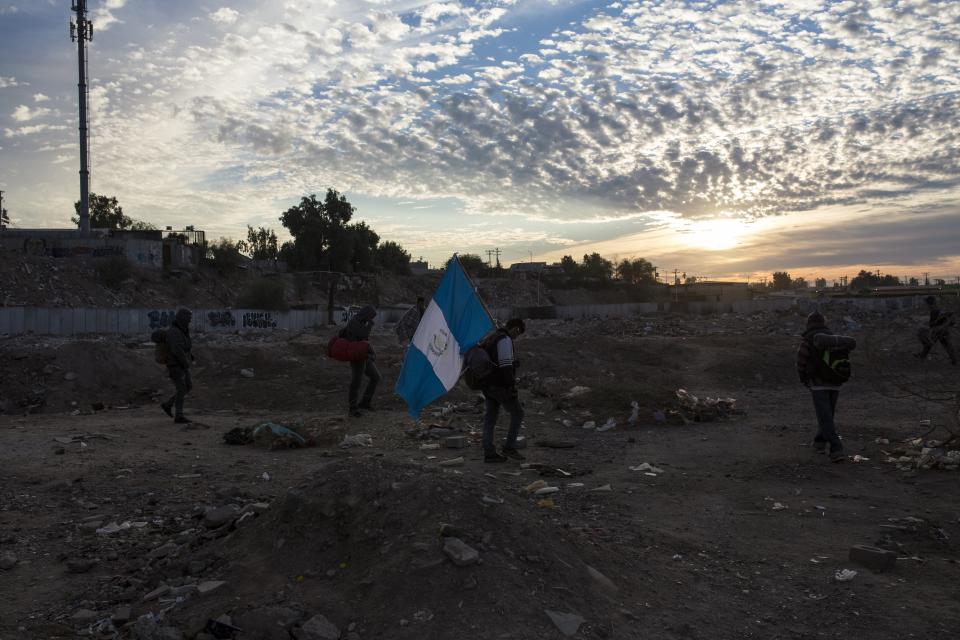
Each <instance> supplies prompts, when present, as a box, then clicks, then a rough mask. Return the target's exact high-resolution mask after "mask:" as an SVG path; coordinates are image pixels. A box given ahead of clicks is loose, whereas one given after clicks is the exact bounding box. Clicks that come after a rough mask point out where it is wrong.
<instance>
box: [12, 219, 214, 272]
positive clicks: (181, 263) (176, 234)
mask: <svg viewBox="0 0 960 640" xmlns="http://www.w3.org/2000/svg"><path fill="white" fill-rule="evenodd" d="M0 247H2V248H3V249H5V250H7V251H22V252H23V253H25V254H27V255H39V256H49V257H52V258H64V259H68V258H75V257H91V258H106V257H111V256H124V257H125V258H126V259H127V260H128V261H129V262H130V263H131V264H134V265H136V266H139V267H144V268H148V269H193V268H196V267H197V266H198V265H199V264H200V261H201V260H202V259H203V254H204V252H205V251H206V239H205V234H204V232H203V231H196V230H194V229H193V228H192V227H188V228H187V229H185V230H183V231H173V230H171V229H168V230H166V231H158V230H150V231H120V230H114V229H93V230H91V232H90V233H89V234H88V235H85V236H81V235H80V233H79V232H78V231H77V230H76V229H3V230H0Z"/></svg>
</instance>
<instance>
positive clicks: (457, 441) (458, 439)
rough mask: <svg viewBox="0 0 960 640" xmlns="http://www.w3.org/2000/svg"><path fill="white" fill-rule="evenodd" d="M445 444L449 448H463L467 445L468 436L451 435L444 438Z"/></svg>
mask: <svg viewBox="0 0 960 640" xmlns="http://www.w3.org/2000/svg"><path fill="white" fill-rule="evenodd" d="M443 446H445V447H446V448H448V449H463V448H464V447H466V446H467V437H466V436H450V437H448V438H444V440H443Z"/></svg>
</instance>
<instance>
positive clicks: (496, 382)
mask: <svg viewBox="0 0 960 640" xmlns="http://www.w3.org/2000/svg"><path fill="white" fill-rule="evenodd" d="M487 353H488V354H489V355H490V360H492V361H493V364H494V366H495V367H496V368H495V369H494V371H493V374H491V378H490V386H491V387H503V388H505V389H512V388H514V387H516V386H517V359H516V354H515V353H514V349H513V338H511V337H510V335H509V334H508V333H507V332H506V330H504V329H498V330H497V332H496V334H494V337H493V338H492V339H491V340H490V341H489V345H488V346H487Z"/></svg>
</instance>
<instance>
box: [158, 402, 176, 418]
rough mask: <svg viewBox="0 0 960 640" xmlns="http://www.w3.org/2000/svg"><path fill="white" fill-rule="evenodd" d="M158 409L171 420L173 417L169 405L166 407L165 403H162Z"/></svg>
mask: <svg viewBox="0 0 960 640" xmlns="http://www.w3.org/2000/svg"><path fill="white" fill-rule="evenodd" d="M160 408H161V409H163V412H164V413H165V414H167V415H168V416H170V417H171V418H172V417H173V410H172V407H171V406H170V405H168V404H167V403H166V402H164V403H162V404H161V405H160Z"/></svg>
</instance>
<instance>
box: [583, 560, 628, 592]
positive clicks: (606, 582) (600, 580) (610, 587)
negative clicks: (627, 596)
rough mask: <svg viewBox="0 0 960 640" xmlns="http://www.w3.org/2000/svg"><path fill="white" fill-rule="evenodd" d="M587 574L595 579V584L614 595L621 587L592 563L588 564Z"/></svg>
mask: <svg viewBox="0 0 960 640" xmlns="http://www.w3.org/2000/svg"><path fill="white" fill-rule="evenodd" d="M587 575H589V576H590V578H591V579H592V580H593V582H594V584H596V585H597V586H598V587H600V588H601V589H602V590H604V591H606V592H607V593H609V594H611V595H613V594H616V593H617V592H618V591H620V589H618V588H617V585H615V584H613V581H612V580H610V578H608V577H607V576H605V575H603V574H602V573H600V572H599V571H597V570H596V569H594V568H593V567H591V566H590V565H587Z"/></svg>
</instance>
